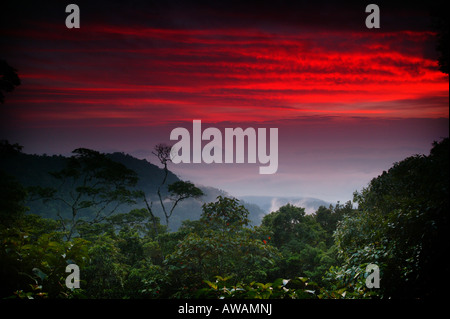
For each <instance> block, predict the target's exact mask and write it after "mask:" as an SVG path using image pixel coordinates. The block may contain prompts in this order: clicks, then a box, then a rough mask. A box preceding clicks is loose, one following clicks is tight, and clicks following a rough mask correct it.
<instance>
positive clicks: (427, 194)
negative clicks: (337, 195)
mask: <svg viewBox="0 0 450 319" xmlns="http://www.w3.org/2000/svg"><path fill="white" fill-rule="evenodd" d="M448 150H449V141H448V139H445V140H443V141H442V142H440V143H434V145H433V149H432V150H431V151H430V155H429V156H424V155H417V156H412V157H408V158H406V159H405V160H403V161H401V162H399V163H396V164H395V165H394V166H393V167H392V168H391V169H390V170H389V171H388V172H383V174H382V175H380V176H378V177H377V178H375V179H373V180H372V181H371V182H370V184H369V186H368V187H367V188H364V189H363V190H362V191H361V192H360V193H359V192H356V193H355V201H356V202H357V203H358V206H359V209H358V212H356V213H354V214H351V215H349V216H347V217H346V218H345V219H344V220H343V221H341V222H340V223H339V224H338V228H337V231H336V245H337V247H338V251H339V257H340V259H341V260H342V262H343V263H342V265H341V269H340V270H339V271H337V273H336V274H338V273H341V272H343V273H345V274H347V273H349V272H350V273H351V272H354V271H355V270H356V269H358V268H359V267H360V265H361V264H364V263H375V264H378V265H379V267H380V269H381V271H382V273H383V283H384V284H383V285H381V288H380V290H379V292H378V294H379V295H380V296H383V297H385V298H387V297H394V298H418V297H421V298H432V297H436V296H440V295H441V294H442V293H443V290H444V289H445V288H444V287H446V282H447V281H448V280H447V279H445V278H444V277H445V276H444V277H442V276H441V275H440V273H447V272H448V270H449V266H448V264H446V263H442V254H443V252H445V251H448V249H449V241H448V237H447V235H448V232H449V221H448V218H449V205H448V186H449V185H448V178H449V174H448V172H449V171H448V162H449V158H448ZM437 269H439V270H440V271H439V272H438V271H436V270H437ZM438 283H439V284H438Z"/></svg>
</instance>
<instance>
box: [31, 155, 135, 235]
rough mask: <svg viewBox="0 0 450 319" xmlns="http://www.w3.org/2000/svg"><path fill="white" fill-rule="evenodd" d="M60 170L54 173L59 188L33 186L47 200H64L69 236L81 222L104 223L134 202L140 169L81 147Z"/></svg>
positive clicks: (64, 224) (61, 217)
mask: <svg viewBox="0 0 450 319" xmlns="http://www.w3.org/2000/svg"><path fill="white" fill-rule="evenodd" d="M73 153H74V155H73V156H72V157H70V158H69V159H68V161H67V165H66V167H65V168H64V169H62V170H61V171H59V172H53V173H51V175H52V176H53V177H54V178H55V179H56V180H57V181H58V182H59V185H58V186H57V187H56V188H42V187H33V188H31V191H33V192H34V194H37V195H38V196H39V197H40V198H42V199H44V200H55V201H59V202H60V203H62V205H63V206H62V208H63V209H64V210H65V211H67V210H68V211H69V213H68V214H64V213H63V209H61V210H60V211H58V212H57V217H58V218H59V220H60V222H61V226H62V228H63V231H65V233H66V239H67V240H70V238H71V237H72V236H73V234H74V233H75V232H76V230H77V227H78V226H79V224H80V223H81V222H83V221H84V222H86V223H88V224H94V223H100V222H102V221H104V220H105V219H106V218H107V217H109V216H111V215H112V214H113V213H115V212H116V211H117V209H118V208H119V207H120V206H121V205H123V204H134V203H135V199H136V197H137V196H139V195H140V193H139V192H138V191H135V190H133V189H132V188H133V187H134V186H135V185H136V183H137V176H136V173H135V172H133V171H132V170H130V169H128V168H126V167H125V166H124V165H122V164H120V163H117V162H114V161H112V160H110V159H109V158H108V157H107V156H106V155H105V154H102V153H100V152H97V151H94V150H90V149H85V148H78V149H76V150H74V151H73Z"/></svg>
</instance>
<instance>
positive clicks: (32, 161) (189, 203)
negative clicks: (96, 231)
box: [1, 150, 264, 231]
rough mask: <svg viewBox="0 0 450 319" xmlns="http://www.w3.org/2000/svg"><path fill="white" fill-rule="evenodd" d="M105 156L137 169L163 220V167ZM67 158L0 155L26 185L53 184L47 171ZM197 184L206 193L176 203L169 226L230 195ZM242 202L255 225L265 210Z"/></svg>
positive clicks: (46, 211)
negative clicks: (161, 187) (160, 194)
mask: <svg viewBox="0 0 450 319" xmlns="http://www.w3.org/2000/svg"><path fill="white" fill-rule="evenodd" d="M107 157H109V158H110V159H112V160H114V161H115V162H118V163H121V164H123V165H125V166H126V167H127V168H129V169H131V170H133V171H134V172H136V174H137V176H138V178H139V179H138V182H137V185H136V188H137V189H139V190H142V191H144V192H145V194H146V195H147V198H148V199H149V200H150V201H153V202H154V204H153V209H154V212H155V214H156V215H157V216H159V217H160V218H161V221H163V220H164V219H163V213H162V210H161V207H160V204H159V199H158V197H157V189H158V186H159V185H160V183H161V181H162V179H163V177H164V170H163V169H161V168H159V167H158V166H156V165H154V164H152V163H150V162H149V161H147V160H145V159H138V158H135V157H133V156H131V155H128V154H125V153H112V154H107ZM67 159H68V158H67V157H64V156H61V155H53V156H48V155H35V154H25V153H22V152H15V151H14V152H9V153H8V154H6V153H5V152H4V150H3V152H2V156H1V169H2V170H3V171H5V172H6V173H7V174H9V175H12V176H14V177H16V179H17V181H18V182H20V183H21V184H22V185H23V186H25V187H30V186H41V187H55V185H57V184H56V179H55V178H54V177H53V176H52V175H51V174H49V172H57V171H60V170H62V169H63V168H64V167H65V165H66V163H67ZM169 168H170V167H169ZM179 180H180V179H179V178H178V177H177V176H176V175H175V174H173V173H172V172H170V171H169V174H168V177H167V184H171V183H173V182H176V181H179ZM197 186H198V187H199V188H200V189H201V190H202V191H203V192H204V193H205V195H204V196H202V197H201V198H199V199H188V200H185V201H183V202H181V203H180V204H179V205H178V206H177V208H176V210H175V212H174V214H173V216H172V218H171V222H170V228H171V230H173V231H174V230H177V229H178V227H180V226H181V224H182V222H183V220H187V219H189V220H197V219H198V218H199V217H200V215H201V212H202V205H203V204H204V203H208V202H212V201H215V199H216V198H217V196H219V195H222V196H231V195H230V194H227V193H225V192H224V191H222V190H219V189H217V188H214V187H209V186H200V185H197ZM65 191H67V192H69V191H70V190H69V189H65ZM162 194H163V196H164V195H165V192H164V190H163V191H162ZM241 203H242V204H244V206H245V207H246V208H247V209H248V210H249V211H250V216H249V218H250V220H251V221H252V224H253V225H258V224H259V223H260V221H261V218H262V216H263V215H264V211H263V210H262V209H261V208H260V207H258V206H257V205H255V204H250V203H244V202H243V201H241ZM27 206H28V207H29V213H33V214H37V215H41V216H43V217H47V218H55V216H56V212H57V211H62V215H64V213H65V212H64V210H66V214H68V213H69V212H67V207H65V206H62V205H60V204H58V203H57V202H53V201H52V202H46V203H44V202H43V201H41V200H31V201H28V203H27ZM143 207H145V204H144V202H143V201H141V202H138V203H137V204H135V205H129V206H122V207H121V208H120V209H119V210H118V212H119V213H123V212H128V211H130V210H131V209H134V208H143ZM87 217H88V216H87Z"/></svg>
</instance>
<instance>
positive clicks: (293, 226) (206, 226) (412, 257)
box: [0, 139, 449, 298]
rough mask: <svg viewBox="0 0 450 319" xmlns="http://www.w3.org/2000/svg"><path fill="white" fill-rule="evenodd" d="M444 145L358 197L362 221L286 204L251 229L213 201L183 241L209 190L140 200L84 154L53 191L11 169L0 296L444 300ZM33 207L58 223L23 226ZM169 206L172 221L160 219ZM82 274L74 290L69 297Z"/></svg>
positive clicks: (163, 180) (160, 189)
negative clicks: (72, 269)
mask: <svg viewBox="0 0 450 319" xmlns="http://www.w3.org/2000/svg"><path fill="white" fill-rule="evenodd" d="M448 143H449V142H448V139H445V140H443V141H441V142H440V143H434V144H433V148H432V150H431V152H430V154H429V155H427V156H425V155H416V156H412V157H409V158H406V159H405V160H403V161H401V162H399V163H395V164H394V166H393V167H392V168H391V169H390V170H389V171H387V172H383V174H381V175H380V176H378V177H377V178H374V179H373V180H372V181H371V182H370V183H369V185H368V186H367V187H366V188H364V189H363V190H361V191H360V192H356V193H355V194H354V202H356V203H357V208H354V207H353V204H352V203H351V202H347V203H345V204H344V205H341V204H339V203H338V204H337V205H331V206H330V207H323V206H322V207H320V208H319V209H318V210H317V211H316V212H315V213H314V214H310V215H308V214H306V213H305V210H304V209H303V208H300V207H296V206H293V205H290V204H288V205H285V206H283V207H281V208H280V209H279V210H277V211H275V212H272V213H270V214H268V215H266V216H265V217H264V218H263V220H262V222H261V224H260V225H258V226H251V223H250V220H249V211H248V210H247V209H246V208H245V207H244V206H243V205H242V204H241V203H240V202H239V201H238V200H237V199H234V198H230V197H226V196H217V198H215V199H214V200H212V201H210V202H208V203H206V204H204V205H203V206H202V213H201V216H200V218H199V219H197V220H189V219H186V220H184V221H183V222H182V225H181V226H180V227H179V228H177V230H176V231H173V230H168V228H167V223H168V221H169V219H168V218H171V216H169V214H168V212H169V211H170V210H171V207H175V208H174V209H176V206H177V205H176V204H175V203H178V202H177V200H179V202H180V201H183V200H184V199H185V198H187V197H196V196H200V195H201V190H200V189H198V188H196V187H195V186H194V185H193V184H191V183H189V182H182V181H180V180H178V179H177V178H176V177H174V176H172V175H170V174H169V172H168V171H166V172H165V173H166V174H165V175H164V174H163V175H160V176H159V177H158V178H159V180H158V183H160V184H157V187H155V193H160V194H162V195H160V197H159V199H160V201H158V200H157V197H154V198H150V197H148V194H147V195H146V194H143V193H142V192H140V190H139V183H142V181H139V180H138V178H137V176H138V175H137V174H136V173H135V172H134V171H132V170H130V169H128V168H127V167H126V166H125V165H123V164H121V163H118V162H116V161H114V160H113V159H112V158H109V157H106V156H105V155H104V154H101V153H98V152H95V151H92V150H86V149H78V150H76V151H75V152H74V156H73V157H72V158H71V160H70V161H64V162H61V161H60V159H59V158H57V157H55V165H53V167H52V168H51V169H49V171H52V172H53V178H55V179H57V180H59V181H60V182H61V183H60V184H57V185H56V184H55V185H54V186H55V187H54V188H52V187H30V185H26V186H24V185H23V183H19V182H18V181H17V179H16V178H15V177H13V176H11V173H13V172H4V171H3V170H2V171H0V174H1V176H0V193H1V195H2V199H1V201H0V205H1V206H0V241H1V247H0V265H1V269H0V279H1V285H0V297H1V298H8V297H12V298H179V297H183V298H219V297H224V298H389V297H392V298H433V297H436V296H441V295H443V294H444V291H445V289H446V284H447V282H448V279H446V274H447V273H448V268H449V266H448V264H447V263H446V262H445V260H444V258H445V253H446V252H448V248H449V240H448V237H447V235H448V233H449V232H448V231H449V227H448V226H449V224H448V209H449V206H448V177H449V174H448V163H449V158H448V150H449V144H448ZM20 154H21V149H20V146H18V145H10V144H9V143H6V142H3V143H2V148H1V158H2V163H5V162H9V163H11V162H14V161H15V158H17V156H20ZM16 161H17V162H20V161H18V160H16ZM22 169H26V167H23V168H22ZM8 173H9V174H8ZM146 196H147V197H146ZM30 199H33V200H36V201H41V202H42V203H43V204H42V206H41V207H42V209H45V207H46V206H45V205H46V204H45V203H47V205H49V207H50V206H51V207H52V210H53V211H52V212H51V214H42V215H41V216H38V215H36V214H30V213H27V207H26V203H27V201H29V200H30ZM163 199H164V200H163ZM55 202H60V204H61V205H62V206H61V207H63V206H68V207H70V210H69V213H65V214H62V213H61V211H59V210H58V209H57V207H58V206H56V205H54V204H55ZM143 202H145V203H146V205H141V206H139V205H138V204H139V203H141V204H142V203H143ZM50 204H52V205H50ZM161 204H162V205H167V206H166V207H165V209H166V212H167V215H166V216H165V217H166V220H165V221H164V219H163V220H161V219H160V218H159V217H158V216H157V215H156V214H155V211H154V210H155V208H156V207H157V205H161ZM134 205H136V206H134ZM117 207H122V208H123V207H126V208H129V209H128V210H124V209H122V210H117ZM52 215H53V216H52ZM42 216H45V217H42ZM50 217H52V218H50ZM73 263H74V264H77V265H78V266H79V267H80V277H81V278H80V279H81V285H80V286H81V288H79V289H76V288H75V289H74V288H72V289H69V288H67V287H66V285H65V279H66V277H67V276H68V273H66V272H65V269H66V266H67V265H68V264H73ZM370 263H373V264H377V265H378V266H379V268H380V271H381V274H380V277H381V285H380V288H372V289H370V288H368V287H366V284H365V278H366V277H367V275H368V274H367V273H366V271H365V270H366V266H367V265H368V264H370Z"/></svg>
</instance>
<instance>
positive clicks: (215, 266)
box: [166, 196, 278, 297]
mask: <svg viewBox="0 0 450 319" xmlns="http://www.w3.org/2000/svg"><path fill="white" fill-rule="evenodd" d="M248 214H249V213H248V211H247V210H246V209H245V207H244V206H242V205H239V202H238V200H236V199H234V198H227V197H221V196H219V197H218V198H217V201H216V202H213V203H208V204H204V205H203V212H202V216H201V219H200V221H199V222H198V223H197V225H191V226H194V228H193V229H196V231H192V232H190V233H188V234H187V235H186V236H185V237H184V238H183V239H182V240H181V241H180V242H179V244H178V245H177V247H176V249H175V250H174V252H173V253H172V254H170V255H169V256H168V257H167V260H166V262H167V264H168V265H169V267H170V268H169V269H171V272H170V275H169V278H170V281H171V285H172V286H173V287H174V288H175V287H176V288H175V291H176V294H177V296H184V297H186V296H194V295H195V292H196V291H197V290H198V289H200V288H201V287H202V286H203V281H204V280H213V279H214V278H215V276H223V277H230V278H231V277H232V278H233V280H231V281H235V282H237V281H239V280H244V281H248V282H251V281H253V280H265V277H266V275H267V271H268V270H269V269H270V268H271V267H272V266H273V265H274V260H275V259H276V258H277V256H278V252H277V250H276V249H275V248H274V247H273V246H271V245H270V244H269V243H268V237H267V234H265V232H264V230H263V229H259V228H253V229H252V228H248V227H247V226H248V223H249V220H248ZM200 225H202V227H200ZM264 238H265V239H264ZM183 287H186V288H183Z"/></svg>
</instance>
